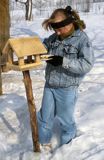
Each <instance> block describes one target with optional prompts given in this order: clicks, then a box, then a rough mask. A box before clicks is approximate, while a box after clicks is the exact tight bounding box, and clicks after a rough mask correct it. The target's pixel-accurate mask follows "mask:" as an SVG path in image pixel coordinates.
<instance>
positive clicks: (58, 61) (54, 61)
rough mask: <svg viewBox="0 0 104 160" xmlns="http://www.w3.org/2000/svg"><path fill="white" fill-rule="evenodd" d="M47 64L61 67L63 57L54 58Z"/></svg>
mask: <svg viewBox="0 0 104 160" xmlns="http://www.w3.org/2000/svg"><path fill="white" fill-rule="evenodd" d="M46 62H47V63H49V64H51V65H53V66H60V65H62V62H63V57H61V56H52V57H51V59H49V60H47V61H46Z"/></svg>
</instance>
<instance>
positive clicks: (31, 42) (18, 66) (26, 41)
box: [3, 36, 47, 152]
mask: <svg viewBox="0 0 104 160" xmlns="http://www.w3.org/2000/svg"><path fill="white" fill-rule="evenodd" d="M46 53H47V50H46V48H45V47H44V45H43V44H42V42H41V40H40V39H39V38H38V37H37V36H35V37H24V38H10V39H9V40H8V41H7V43H6V45H5V47H4V49H3V55H5V57H7V62H6V66H7V67H8V68H9V69H12V70H16V71H22V73H23V78H24V79H23V82H24V85H25V89H26V96H27V102H28V108H29V112H30V124H31V129H32V139H33V146H34V151H35V152H40V146H39V138H38V127H37V119H36V106H35V101H34V97H33V92H32V81H31V79H30V73H29V70H30V69H32V68H35V67H37V66H39V65H41V64H42V61H41V56H42V55H44V54H45V55H46ZM43 57H44V56H43ZM43 59H44V58H43Z"/></svg>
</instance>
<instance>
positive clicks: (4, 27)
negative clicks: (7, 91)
mask: <svg viewBox="0 0 104 160" xmlns="http://www.w3.org/2000/svg"><path fill="white" fill-rule="evenodd" d="M9 28H10V16H9V0H2V1H0V95H1V94H2V78H1V69H2V68H1V66H2V65H4V58H3V56H2V49H3V48H4V45H5V43H6V41H7V40H8V38H9Z"/></svg>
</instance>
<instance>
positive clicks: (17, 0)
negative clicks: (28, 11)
mask: <svg viewBox="0 0 104 160" xmlns="http://www.w3.org/2000/svg"><path fill="white" fill-rule="evenodd" d="M15 1H16V2H19V3H22V4H25V5H26V3H27V1H26V2H21V1H19V0H15Z"/></svg>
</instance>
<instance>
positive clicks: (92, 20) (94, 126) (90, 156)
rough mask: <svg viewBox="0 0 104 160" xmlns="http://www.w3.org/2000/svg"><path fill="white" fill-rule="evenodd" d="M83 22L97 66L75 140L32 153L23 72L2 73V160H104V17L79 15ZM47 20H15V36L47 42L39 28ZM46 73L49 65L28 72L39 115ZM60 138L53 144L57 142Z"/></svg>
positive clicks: (83, 95)
mask: <svg viewBox="0 0 104 160" xmlns="http://www.w3.org/2000/svg"><path fill="white" fill-rule="evenodd" d="M81 17H82V19H84V20H85V22H86V24H87V29H86V30H85V31H86V32H87V34H88V36H89V38H90V39H91V41H92V44H93V48H94V52H95V57H96V62H95V65H94V67H93V69H92V70H91V71H90V72H89V73H88V74H87V75H86V77H85V78H84V80H83V82H82V84H81V85H80V87H79V98H78V101H77V105H76V110H75V118H76V123H77V128H78V131H77V136H76V138H75V139H73V141H72V142H71V143H70V144H67V145H63V146H62V147H61V148H59V149H57V150H56V151H55V152H54V153H53V154H45V153H41V154H39V153H34V152H33V145H32V138H31V128H30V120H29V111H28V105H27V100H26V94H25V87H24V84H23V81H22V80H23V76H22V73H21V72H16V71H9V72H7V73H3V74H2V79H3V93H4V94H3V95H2V96H0V160H14V159H15V160H49V159H50V160H104V36H103V35H104V21H103V19H104V16H103V15H100V14H99V15H98V14H93V13H90V14H82V13H81ZM43 20H44V18H35V20H34V21H32V22H28V21H21V22H19V23H18V21H17V20H16V22H15V21H13V23H12V26H11V37H18V36H34V35H38V36H39V37H40V38H41V39H42V40H43V38H44V37H47V36H48V35H49V34H51V32H49V33H47V32H46V31H44V29H43V28H42V27H41V23H42V21H43ZM44 70H45V62H43V66H41V67H38V68H36V69H34V70H31V71H30V73H31V79H32V86H33V93H34V98H35V103H36V108H37V111H38V110H39V108H40V106H41V100H42V94H43V86H44V82H45V80H44ZM56 131H58V128H56ZM55 136H56V137H57V135H55ZM56 137H54V138H53V141H52V143H53V144H54V143H56V141H58V140H57V138H56Z"/></svg>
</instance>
